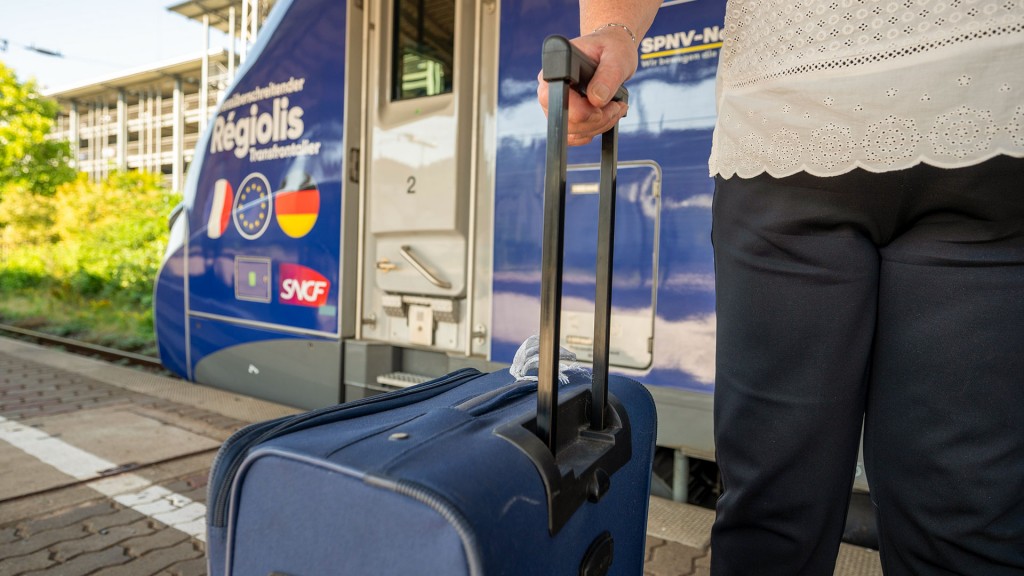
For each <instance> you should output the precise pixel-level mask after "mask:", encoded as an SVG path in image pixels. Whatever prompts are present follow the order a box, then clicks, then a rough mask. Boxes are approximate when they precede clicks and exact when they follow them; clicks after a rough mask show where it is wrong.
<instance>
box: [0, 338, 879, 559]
mask: <svg viewBox="0 0 1024 576" xmlns="http://www.w3.org/2000/svg"><path fill="white" fill-rule="evenodd" d="M294 412H296V410H294V409H292V408H289V407H286V406H282V405H278V404H273V403H270V402H265V401H262V400H257V399H254V398H249V397H246V396H242V395H238V394H232V393H228V392H224V391H220V390H215V389H212V388H207V387H203V386H197V385H193V384H190V383H187V382H183V381H181V380H176V379H171V378H165V377H161V376H156V375H152V374H148V373H145V372H141V371H138V370H134V369H130V368H124V367H120V366H114V365H111V364H108V363H105V362H100V361H97V360H92V359H88V358H83V357H80V356H75V355H71V354H66V353H63V352H60V351H56V350H53V349H48V348H42V347H39V346H35V345H32V344H27V343H24V342H20V341H16V340H10V339H5V338H0V462H4V466H3V467H0V575H4V576H7V575H10V576H21V575H51V574H53V575H57V574H59V575H60V576H76V575H82V576H85V575H92V576H121V575H124V576H143V575H147V574H152V575H159V576H200V575H203V574H205V573H206V567H205V559H204V554H205V542H204V539H205V534H204V532H203V515H204V512H205V502H206V483H207V475H208V472H209V467H210V464H211V462H212V460H213V457H214V454H215V453H216V449H217V446H219V444H220V442H222V441H223V440H224V439H225V438H227V437H228V436H229V435H230V434H231V433H232V432H233V431H234V430H236V429H238V428H239V427H241V426H244V425H245V424H248V423H250V422H256V421H259V420H264V419H268V418H274V417H277V416H281V415H284V414H289V413H294ZM713 519H714V513H713V512H711V511H710V510H705V509H702V508H697V507H694V506H687V505H684V504H678V503H675V502H671V501H668V500H663V499H659V498H652V500H651V507H650V519H649V522H648V530H647V532H648V538H647V557H646V563H645V568H644V574H645V576H683V575H691V574H692V575H707V574H709V563H710V552H709V540H710V527H711V522H712V521H713ZM880 575H881V569H880V567H879V563H878V554H877V553H876V552H874V551H872V550H867V549H863V548H857V547H853V546H847V545H843V547H842V550H841V552H840V556H839V560H838V562H837V568H836V576H880Z"/></svg>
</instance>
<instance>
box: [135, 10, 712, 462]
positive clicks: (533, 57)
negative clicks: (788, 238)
mask: <svg viewBox="0 0 1024 576" xmlns="http://www.w3.org/2000/svg"><path fill="white" fill-rule="evenodd" d="M724 12H725V2H724V0H674V1H666V2H665V3H664V4H663V6H662V8H661V14H660V15H659V16H658V19H657V21H656V23H655V24H654V27H653V28H652V29H651V30H650V32H649V33H648V35H647V37H645V38H644V39H643V40H642V42H641V43H640V68H639V70H638V71H637V73H636V76H635V77H634V78H633V79H632V80H631V81H630V82H629V83H628V84H627V87H628V88H629V90H630V110H629V115H628V116H627V117H626V118H625V119H624V120H623V123H622V126H621V137H620V148H619V149H620V152H619V153H620V168H619V178H618V190H619V192H618V200H617V202H618V206H617V231H616V242H617V245H616V247H615V272H614V287H613V313H612V323H611V327H612V332H613V334H612V338H611V354H612V358H611V363H612V367H613V369H614V370H616V371H618V372H620V373H624V374H628V375H631V376H633V377H635V378H637V379H638V380H640V381H642V382H644V383H646V384H647V385H648V386H649V388H650V389H651V391H652V392H653V394H654V395H655V398H656V401H657V404H658V410H659V420H660V424H659V430H658V443H659V445H661V446H665V447H672V448H677V449H681V450H682V451H683V452H684V453H686V454H689V455H691V456H697V457H701V458H705V459H710V458H712V454H713V444H712V436H711V405H712V399H711V393H712V391H713V388H714V342H715V300H714V290H713V284H714V282H713V274H714V265H713V261H712V250H711V240H710V236H711V200H712V194H713V181H712V180H711V179H710V178H709V177H708V170H707V163H706V160H707V157H708V153H709V150H710V147H711V134H712V128H713V125H714V120H715V102H714V98H715V88H714V81H715V72H716V67H717V63H718V53H719V48H720V46H721V38H722V26H723V19H724ZM577 28H578V6H577V3H576V0H553V1H545V2H518V1H517V2H513V1H504V2H501V1H498V0H478V1H475V2H468V1H460V2H456V1H455V0H381V1H379V2H377V1H374V2H338V1H334V0H280V1H278V2H277V4H276V6H275V7H274V9H273V11H272V12H271V14H270V16H269V18H268V21H267V23H266V25H265V27H264V29H263V30H262V31H261V36H260V38H259V40H258V42H257V44H256V46H254V47H253V49H252V51H251V52H250V53H249V57H248V60H247V61H246V62H245V64H244V66H243V67H242V69H241V70H240V72H239V74H238V75H237V77H236V79H235V81H234V85H233V86H232V87H231V89H230V91H229V92H228V94H227V96H226V97H225V98H224V99H223V100H222V101H221V103H220V104H219V108H218V110H217V113H216V117H215V119H214V120H213V122H212V123H211V125H210V127H209V129H208V130H207V131H206V133H205V135H204V137H203V138H202V140H201V142H200V143H199V145H198V149H197V154H196V156H195V161H194V162H193V164H192V166H191V167H190V170H189V174H188V180H187V185H186V193H185V199H184V202H183V205H182V210H180V211H179V212H177V213H176V218H175V219H174V221H173V223H172V240H171V242H170V245H169V246H168V249H167V252H166V256H165V258H164V262H163V266H162V269H161V270H160V274H159V278H158V282H157V287H156V305H155V306H156V330H157V337H158V343H159V348H160V354H161V359H162V361H163V362H164V364H165V365H166V366H167V367H168V368H169V369H171V370H173V371H174V372H176V373H178V374H180V375H181V376H183V377H185V378H187V379H189V380H193V381H196V382H200V383H203V384H207V385H212V386H216V387H220V388H224V389H228V390H233V391H238V392H243V393H246V394H250V395H255V396H260V397H264V398H267V399H270V400H274V401H278V402H282V403H286V404H291V405H294V406H299V407H315V406H321V405H326V404H331V403H335V402H339V401H349V400H353V399H357V398H361V397H364V396H367V395H369V394H374V393H377V392H380V391H384V390H390V389H394V388H395V387H401V386H405V385H408V384H410V383H415V382H418V381H422V380H424V379H426V378H430V377H434V376H438V375H441V374H443V373H446V372H448V371H451V370H453V369H455V368H458V367H463V366H477V367H481V368H483V369H500V368H501V367H502V366H507V365H508V363H510V362H511V360H512V357H513V354H514V353H515V351H516V349H517V348H518V347H519V345H520V343H521V342H523V340H524V339H526V338H527V337H528V336H530V335H531V334H534V333H536V332H537V331H538V326H539V317H540V312H539V310H540V301H539V297H540V259H541V250H540V242H541V214H542V189H543V169H544V161H543V158H544V148H545V135H546V132H545V130H546V124H545V119H544V116H543V113H542V112H541V110H540V108H539V106H538V105H537V103H536V76H537V71H538V70H539V68H540V49H541V45H542V42H543V39H544V38H545V37H546V36H547V35H549V34H553V33H559V34H571V33H572V32H573V31H574V30H576V29H577ZM597 160H598V150H597V148H596V145H594V146H587V147H582V148H578V149H573V150H572V151H571V153H570V157H569V161H570V165H571V168H570V170H569V184H568V187H567V200H566V203H567V208H566V212H567V214H568V215H569V216H568V218H569V221H568V229H567V232H566V258H567V261H566V265H565V286H564V291H565V292H564V297H563V302H564V307H565V311H564V313H563V314H564V315H563V321H562V327H563V328H562V336H561V337H562V345H563V346H564V347H565V348H568V349H570V350H572V351H574V352H575V353H576V354H577V355H578V357H579V358H580V360H581V361H583V362H585V361H586V360H587V359H588V358H589V355H590V352H591V339H592V326H593V315H592V309H593V298H594V296H593V294H594V278H593V269H594V260H595V257H596V252H595V245H596V239H595V235H596V222H595V221H596V212H597V194H596V191H597V173H598V171H597V166H596V163H597Z"/></svg>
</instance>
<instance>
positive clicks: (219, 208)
mask: <svg viewBox="0 0 1024 576" xmlns="http://www.w3.org/2000/svg"><path fill="white" fill-rule="evenodd" d="M234 197H235V195H234V192H233V191H232V190H231V183H230V182H228V181H227V180H225V179H223V178H221V179H220V180H217V182H215V183H214V185H213V204H212V205H211V206H210V219H209V220H207V221H206V235H207V236H208V237H210V238H213V239H217V238H220V237H221V236H223V235H224V231H225V230H227V229H228V222H230V221H231V205H232V203H233V202H234Z"/></svg>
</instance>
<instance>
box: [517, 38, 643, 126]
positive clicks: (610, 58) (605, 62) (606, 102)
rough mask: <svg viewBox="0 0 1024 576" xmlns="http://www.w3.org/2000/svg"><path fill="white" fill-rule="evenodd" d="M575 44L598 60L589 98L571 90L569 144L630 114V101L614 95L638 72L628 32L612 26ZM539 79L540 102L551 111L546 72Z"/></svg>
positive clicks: (634, 47)
mask: <svg viewBox="0 0 1024 576" xmlns="http://www.w3.org/2000/svg"><path fill="white" fill-rule="evenodd" d="M572 43H573V44H574V45H575V46H576V47H577V48H579V49H580V50H581V51H582V52H583V53H584V54H586V55H587V56H590V57H591V58H592V59H593V60H594V61H595V62H597V70H596V71H595V72H594V77H593V78H592V79H591V81H590V84H589V86H588V87H587V97H586V98H583V97H582V96H580V95H579V94H578V93H577V92H576V91H575V90H570V91H569V145H570V146H580V145H583V144H587V143H588V142H590V141H591V140H593V139H594V137H595V136H597V135H599V134H602V133H604V132H606V131H607V130H608V129H610V128H611V127H612V126H614V125H615V123H616V122H618V121H619V119H620V118H622V117H623V116H625V115H626V109H627V106H626V104H624V103H622V102H612V101H611V98H612V96H613V95H614V94H615V91H616V90H618V88H619V86H621V85H622V83H623V82H625V81H626V80H627V79H629V78H630V77H631V76H632V75H633V73H634V72H636V66H637V52H636V46H634V45H633V40H632V39H631V38H630V36H629V34H628V33H627V32H625V31H624V30H621V29H615V28H611V27H609V28H604V29H600V30H598V31H596V32H592V33H590V34H587V35H586V36H581V37H579V38H576V39H574V40H572ZM537 82H538V87H537V101H538V102H540V106H541V108H543V109H544V114H547V113H548V83H547V82H545V81H544V78H543V71H541V72H540V73H539V74H537Z"/></svg>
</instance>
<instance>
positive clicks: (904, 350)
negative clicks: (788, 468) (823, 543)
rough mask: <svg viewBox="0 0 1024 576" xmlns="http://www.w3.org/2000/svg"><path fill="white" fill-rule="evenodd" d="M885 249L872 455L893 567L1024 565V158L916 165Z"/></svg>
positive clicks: (954, 569) (930, 570)
mask: <svg viewBox="0 0 1024 576" xmlns="http://www.w3.org/2000/svg"><path fill="white" fill-rule="evenodd" d="M914 173H915V174H914V176H915V182H919V183H921V189H920V190H919V191H918V192H917V199H916V201H915V204H914V206H915V212H914V213H912V214H909V215H908V218H907V221H908V223H911V224H912V226H911V227H909V228H908V229H907V230H905V231H904V232H903V233H902V234H901V235H900V236H898V237H897V238H896V239H894V241H893V242H892V243H891V244H889V245H888V246H886V247H885V248H884V249H883V251H882V256H883V262H882V266H881V274H880V291H879V312H878V332H877V339H876V348H875V354H874V357H875V360H874V364H873V366H872V371H873V377H872V381H871V385H870V390H869V393H868V397H869V400H868V407H867V416H866V428H865V463H866V465H867V472H868V480H869V484H870V487H871V494H872V499H873V500H874V501H875V503H876V506H877V508H878V512H879V515H878V521H879V536H880V545H881V555H882V563H883V567H884V569H885V573H886V576H910V575H920V574H929V575H933V574H935V575H942V574H963V575H978V576H981V575H984V576H1003V575H1011V574H1012V575H1016V576H1021V575H1022V574H1024V160H1013V159H1009V158H1005V157H1004V158H997V159H995V160H991V161H989V162H986V163H985V164H982V165H980V166H976V167H973V168H966V169H958V170H949V171H942V170H938V169H935V168H929V167H919V168H915V169H914Z"/></svg>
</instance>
